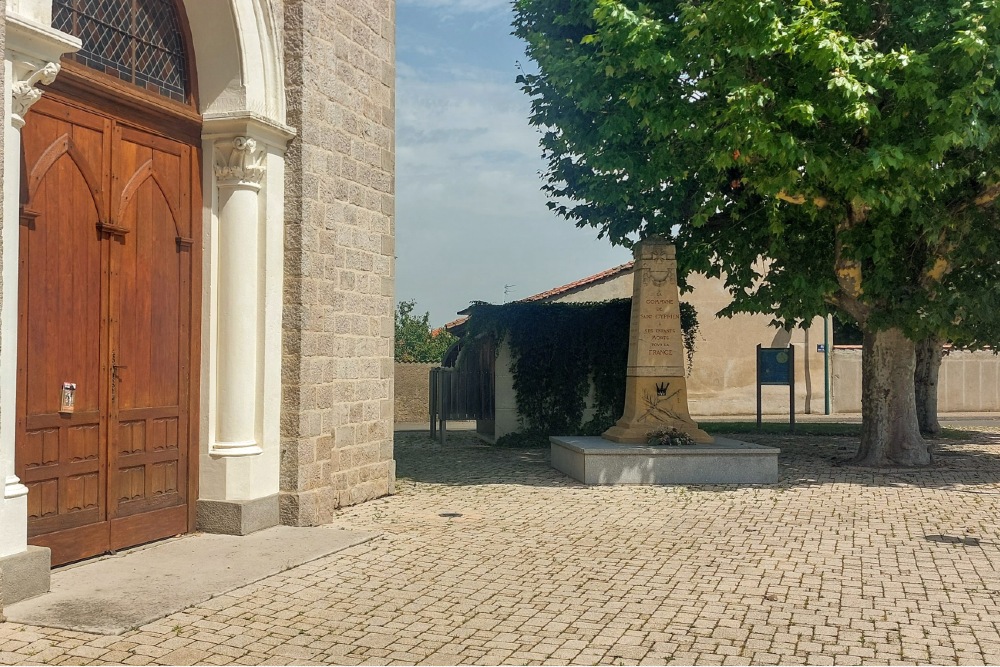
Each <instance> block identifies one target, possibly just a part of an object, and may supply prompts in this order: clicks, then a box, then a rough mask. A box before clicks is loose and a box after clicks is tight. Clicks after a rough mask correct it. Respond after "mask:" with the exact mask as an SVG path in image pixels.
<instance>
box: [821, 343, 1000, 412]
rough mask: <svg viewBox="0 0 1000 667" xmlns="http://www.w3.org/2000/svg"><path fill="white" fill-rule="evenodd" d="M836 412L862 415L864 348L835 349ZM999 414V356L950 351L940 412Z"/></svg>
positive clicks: (941, 384) (940, 389) (941, 383)
mask: <svg viewBox="0 0 1000 667" xmlns="http://www.w3.org/2000/svg"><path fill="white" fill-rule="evenodd" d="M830 375H831V383H832V385H833V386H832V390H831V392H830V395H831V396H832V398H833V412H834V413H836V414H851V413H860V412H861V348H860V346H858V347H846V346H844V347H836V348H834V350H833V363H832V366H831V372H830ZM949 412H1000V356H997V355H995V354H993V353H992V352H989V351H986V350H980V351H978V352H968V351H966V350H951V351H950V352H947V353H946V354H945V356H944V359H942V360H941V370H940V372H939V375H938V413H940V414H947V413H949Z"/></svg>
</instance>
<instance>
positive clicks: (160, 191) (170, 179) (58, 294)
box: [15, 0, 202, 564]
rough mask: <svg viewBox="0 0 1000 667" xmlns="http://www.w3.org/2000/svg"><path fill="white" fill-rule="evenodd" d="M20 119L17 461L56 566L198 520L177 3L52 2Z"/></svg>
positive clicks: (190, 253) (196, 270) (188, 99)
mask: <svg viewBox="0 0 1000 667" xmlns="http://www.w3.org/2000/svg"><path fill="white" fill-rule="evenodd" d="M52 25H53V27H54V28H56V29H58V30H60V31H62V32H65V33H69V34H71V35H75V36H77V37H79V38H80V39H81V40H82V42H83V48H82V49H81V50H80V51H79V52H78V53H77V54H76V55H75V56H69V57H66V58H64V59H63V63H62V65H63V67H62V73H61V74H60V75H59V77H58V79H57V80H56V82H55V83H54V84H53V85H51V86H50V87H49V89H48V91H47V94H46V95H45V96H44V97H43V98H42V99H41V100H40V101H39V102H38V103H37V104H35V105H34V106H32V108H31V111H30V112H29V115H28V117H27V118H26V123H25V127H24V129H23V130H22V146H23V171H22V180H21V216H20V217H21V228H20V267H19V277H18V284H19V295H18V296H19V299H18V303H19V307H18V368H17V371H18V373H17V375H18V385H17V419H18V422H17V430H16V445H15V452H16V456H15V467H16V474H17V476H18V477H20V478H21V482H22V483H23V484H24V485H25V486H26V487H27V488H28V490H29V492H28V539H29V542H30V543H32V544H35V545H39V546H46V547H49V548H51V549H52V563H53V564H59V563H65V562H69V561H73V560H78V559H80V558H85V557H87V556H92V555H95V554H99V553H104V552H106V551H109V550H115V549H120V548H123V547H127V546H132V545H135V544H139V543H142V542H147V541H150V540H153V539H158V538H162V537H168V536H171V535H175V534H178V533H183V532H187V531H189V530H191V529H193V527H194V502H195V500H196V499H197V461H198V418H197V412H198V404H199V401H198V386H199V355H200V349H199V346H200V341H201V334H200V322H201V312H202V311H201V303H200V298H199V295H200V289H201V287H200V286H201V266H202V265H201V254H200V247H201V244H200V243H196V242H195V240H196V239H200V238H201V226H202V225H201V222H202V196H201V183H202V178H201V168H202V159H201V135H202V128H201V116H200V115H199V113H198V111H197V103H196V99H195V86H194V76H193V73H194V71H195V70H194V66H193V62H192V59H193V53H192V51H191V49H190V39H189V37H188V30H187V27H186V19H185V15H184V10H183V7H182V6H180V4H179V3H175V2H174V0H55V2H54V3H53V15H52Z"/></svg>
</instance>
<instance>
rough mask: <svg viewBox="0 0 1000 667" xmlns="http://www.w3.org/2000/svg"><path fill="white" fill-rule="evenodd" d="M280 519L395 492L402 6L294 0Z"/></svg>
mask: <svg viewBox="0 0 1000 667" xmlns="http://www.w3.org/2000/svg"><path fill="white" fill-rule="evenodd" d="M283 4H284V7H283V21H284V46H285V74H286V86H287V103H288V123H289V125H291V126H293V127H295V128H296V129H297V130H298V132H299V135H298V137H296V138H295V139H294V140H293V142H292V144H291V147H290V149H289V152H288V154H287V163H286V169H287V172H286V185H287V190H286V210H285V219H286V220H285V288H284V289H285V292H284V299H285V305H284V313H283V328H284V332H283V348H284V349H283V361H282V371H283V377H282V463H281V489H282V492H281V519H282V522H283V523H286V524H291V525H315V524H319V523H324V522H327V521H329V520H330V519H331V518H332V515H333V511H334V510H335V509H336V508H337V507H340V506H343V505H350V504H354V503H358V502H362V501H365V500H369V499H372V498H376V497H379V496H383V495H386V494H388V493H392V491H393V486H394V480H395V463H394V461H393V452H392V444H393V443H392V423H393V405H392V395H393V349H392V337H393V305H394V298H393V275H394V265H393V251H394V181H393V178H394V160H395V155H394V127H395V126H394V123H395V119H394V114H395V96H394V85H395V65H394V62H395V44H394V39H395V4H394V1H393V0H285V2H284V3H283Z"/></svg>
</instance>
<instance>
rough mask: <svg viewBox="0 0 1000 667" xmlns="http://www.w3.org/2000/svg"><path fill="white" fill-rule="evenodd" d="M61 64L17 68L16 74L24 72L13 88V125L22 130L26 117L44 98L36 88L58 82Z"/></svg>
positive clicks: (26, 65)
mask: <svg viewBox="0 0 1000 667" xmlns="http://www.w3.org/2000/svg"><path fill="white" fill-rule="evenodd" d="M59 69H60V66H59V63H46V64H45V65H43V66H42V67H38V68H33V67H31V66H30V65H29V64H27V63H24V64H22V66H21V67H17V68H15V72H17V71H18V70H20V71H21V72H23V74H22V77H23V78H20V77H19V78H20V80H18V81H15V82H14V85H13V86H12V87H11V95H12V99H13V105H12V109H11V124H12V125H13V126H14V127H15V128H17V129H19V130H20V129H21V128H22V127H24V117H25V115H26V114H27V113H28V109H30V108H31V105H33V104H34V103H35V102H37V101H38V100H39V99H41V97H42V91H41V90H39V89H38V88H37V87H36V86H38V85H39V84H44V85H48V84H50V83H52V82H53V81H55V80H56V75H57V74H59Z"/></svg>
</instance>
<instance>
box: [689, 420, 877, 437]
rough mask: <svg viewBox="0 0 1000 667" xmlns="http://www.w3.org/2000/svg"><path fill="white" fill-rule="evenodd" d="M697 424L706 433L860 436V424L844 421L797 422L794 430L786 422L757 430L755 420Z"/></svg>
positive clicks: (770, 424)
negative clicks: (789, 428)
mask: <svg viewBox="0 0 1000 667" xmlns="http://www.w3.org/2000/svg"><path fill="white" fill-rule="evenodd" d="M698 426H699V427H700V428H702V429H704V430H705V431H706V432H708V433H718V434H719V435H725V434H727V433H764V434H767V435H839V436H845V437H860V436H861V424H854V423H846V422H805V423H803V422H799V423H797V424H795V430H794V431H792V432H789V430H788V424H787V423H780V422H764V423H763V424H761V425H760V430H759V431H758V430H757V422H755V421H749V422H710V421H700V422H698Z"/></svg>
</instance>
